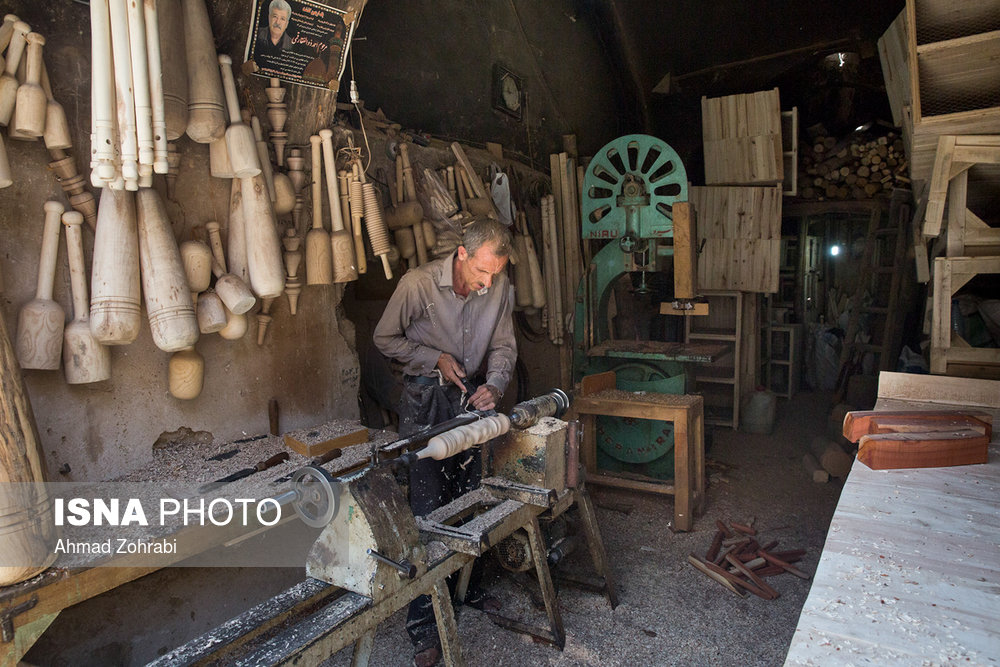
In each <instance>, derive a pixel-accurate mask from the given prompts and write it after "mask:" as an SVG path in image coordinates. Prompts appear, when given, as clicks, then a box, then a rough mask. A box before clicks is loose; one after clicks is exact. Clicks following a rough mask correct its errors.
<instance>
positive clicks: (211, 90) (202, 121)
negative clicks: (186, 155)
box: [182, 0, 226, 144]
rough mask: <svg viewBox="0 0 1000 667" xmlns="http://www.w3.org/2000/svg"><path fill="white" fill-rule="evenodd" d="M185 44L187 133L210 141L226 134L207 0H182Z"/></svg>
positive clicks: (224, 108)
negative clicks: (206, 5)
mask: <svg viewBox="0 0 1000 667" xmlns="http://www.w3.org/2000/svg"><path fill="white" fill-rule="evenodd" d="M182 10H183V17H184V40H185V41H184V47H185V55H186V56H187V73H188V76H187V79H188V124H187V134H188V136H189V137H191V139H193V140H194V141H196V142H198V143H200V144H210V143H212V141H214V140H215V139H220V138H222V137H223V136H225V134H226V107H225V104H226V102H225V93H223V91H222V81H221V79H220V77H219V64H218V56H217V55H216V52H215V40H214V38H213V37H212V24H211V21H210V20H209V18H208V9H207V8H206V7H205V0H183V1H182Z"/></svg>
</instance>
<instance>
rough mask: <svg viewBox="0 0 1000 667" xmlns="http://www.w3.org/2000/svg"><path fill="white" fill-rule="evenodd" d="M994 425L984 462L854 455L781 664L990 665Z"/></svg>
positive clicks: (994, 656) (999, 603) (996, 562)
mask: <svg viewBox="0 0 1000 667" xmlns="http://www.w3.org/2000/svg"><path fill="white" fill-rule="evenodd" d="M894 403H895V404H896V405H895V406H894V407H897V406H898V405H899V404H900V401H894ZM885 407H888V406H886V405H883V401H881V400H880V404H879V405H877V406H876V409H880V408H885ZM917 407H918V406H916V405H914V407H913V408H912V409H917ZM919 407H925V406H919ZM941 407H942V406H940V405H938V406H937V408H938V409H940V408H941ZM998 433H1000V431H998V432H995V433H994V436H993V442H992V443H991V445H990V451H989V462H988V463H986V464H982V465H967V466H956V467H950V468H923V469H909V470H881V471H875V470H871V469H869V468H868V466H866V465H865V464H863V463H861V462H860V461H855V463H854V467H853V469H852V470H851V473H850V476H849V477H848V479H847V482H846V483H845V485H844V490H843V492H842V493H841V496H840V501H839V503H838V505H837V510H836V513H835V514H834V516H833V521H832V522H831V524H830V531H829V533H828V534H827V538H826V544H825V546H824V547H823V555H822V557H821V559H820V562H819V565H818V567H817V570H816V574H815V576H814V577H813V584H812V588H811V590H810V591H809V597H808V598H807V599H806V602H805V605H804V607H803V609H802V613H801V615H800V617H799V622H798V626H797V627H796V629H795V634H794V636H793V638H792V643H791V646H790V648H789V651H788V655H787V657H786V661H785V664H786V665H820V664H841V665H842V664H858V665H860V664H878V665H914V664H976V665H983V664H996V661H997V660H998V659H1000V623H997V621H996V614H997V611H998V610H1000V511H998V509H997V500H998V498H1000V443H998V435H997V434H998Z"/></svg>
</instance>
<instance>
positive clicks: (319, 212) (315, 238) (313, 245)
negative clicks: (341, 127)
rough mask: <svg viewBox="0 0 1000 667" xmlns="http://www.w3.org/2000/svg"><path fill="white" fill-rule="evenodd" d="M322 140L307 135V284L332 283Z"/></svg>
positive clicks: (331, 254)
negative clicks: (325, 223) (309, 205)
mask: <svg viewBox="0 0 1000 667" xmlns="http://www.w3.org/2000/svg"><path fill="white" fill-rule="evenodd" d="M322 142H323V139H322V138H321V137H320V136H319V135H316V134H314V135H312V136H311V137H309V143H310V144H312V229H310V230H309V232H308V233H307V234H306V284H307V285H332V284H333V247H332V246H331V245H330V234H329V233H328V232H327V231H326V229H324V228H323V172H322V148H321V144H322ZM337 206H338V207H339V206H340V203H339V202H338V203H337Z"/></svg>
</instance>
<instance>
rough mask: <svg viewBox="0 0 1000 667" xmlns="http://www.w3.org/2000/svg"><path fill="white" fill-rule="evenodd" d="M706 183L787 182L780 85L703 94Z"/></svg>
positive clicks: (747, 183) (702, 110)
mask: <svg viewBox="0 0 1000 667" xmlns="http://www.w3.org/2000/svg"><path fill="white" fill-rule="evenodd" d="M701 123H702V141H703V145H704V150H705V183H707V184H709V185H726V184H730V185H731V184H740V185H763V184H777V183H781V182H782V181H783V180H784V178H785V174H784V156H783V150H782V141H781V102H780V99H779V95H778V89H777V88H774V89H772V90H766V91H761V92H757V93H749V94H744V95H729V96H727V97H714V98H708V97H702V98H701Z"/></svg>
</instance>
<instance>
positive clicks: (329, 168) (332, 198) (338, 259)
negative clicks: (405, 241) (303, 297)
mask: <svg viewBox="0 0 1000 667" xmlns="http://www.w3.org/2000/svg"><path fill="white" fill-rule="evenodd" d="M319 136H320V139H321V140H322V143H323V168H324V172H323V173H324V175H325V176H326V194H327V203H328V204H329V208H330V243H331V249H332V261H333V282H335V283H346V282H350V281H352V280H357V279H358V267H357V264H356V263H355V259H354V239H353V237H352V236H351V232H350V231H349V230H347V229H345V228H344V218H343V216H342V215H341V210H340V188H339V187H338V183H339V181H338V178H337V164H336V158H335V157H334V152H333V131H332V130H329V129H322V130H320V131H319Z"/></svg>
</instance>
